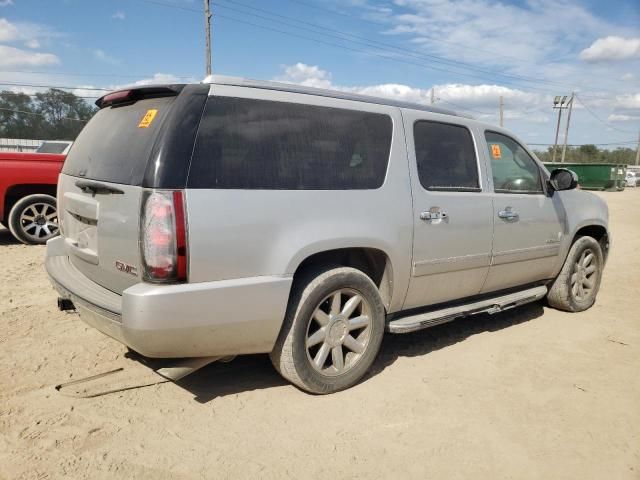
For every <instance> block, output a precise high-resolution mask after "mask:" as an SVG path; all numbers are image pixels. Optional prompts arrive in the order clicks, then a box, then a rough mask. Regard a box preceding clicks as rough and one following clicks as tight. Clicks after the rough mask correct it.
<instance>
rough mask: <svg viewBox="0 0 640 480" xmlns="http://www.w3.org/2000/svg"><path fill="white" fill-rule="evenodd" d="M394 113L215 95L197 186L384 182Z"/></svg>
mask: <svg viewBox="0 0 640 480" xmlns="http://www.w3.org/2000/svg"><path fill="white" fill-rule="evenodd" d="M392 128H393V124H392V121H391V118H390V117H389V116H388V115H384V114H379V113H370V112H363V111H358V110H346V109H341V108H329V107H318V106H312V105H303V104H296V103H284V102H274V101H265V100H254V99H244V98H231V97H210V98H209V100H208V101H207V106H206V108H205V112H204V117H203V119H202V121H201V123H200V129H199V131H198V137H197V141H196V147H195V150H194V155H193V158H192V161H191V170H190V172H189V179H188V185H189V187H191V188H220V189H274V190H276V189H278V190H280V189H281V190H303V189H308V190H345V189H374V188H378V187H380V186H381V185H382V183H383V182H384V178H385V174H386V171H387V164H388V161H389V152H390V149H391V137H392Z"/></svg>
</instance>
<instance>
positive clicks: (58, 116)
mask: <svg viewBox="0 0 640 480" xmlns="http://www.w3.org/2000/svg"><path fill="white" fill-rule="evenodd" d="M96 110H97V108H96V107H95V106H93V105H91V104H89V103H88V102H86V101H85V100H84V99H82V98H80V97H78V96H77V95H74V94H73V93H70V92H65V91H64V90H59V89H57V88H51V89H49V90H47V91H46V92H42V93H36V94H35V95H26V94H23V93H14V92H9V91H3V92H0V137H5V138H34V139H39V140H75V138H76V137H77V136H78V134H79V133H80V130H82V128H83V127H84V125H85V123H86V122H87V121H89V119H90V118H91V117H92V116H93V114H94V113H95V112H96ZM534 151H535V153H536V155H537V156H538V158H539V159H540V160H542V161H543V162H550V161H551V159H552V158H553V147H549V148H548V149H547V150H546V151H542V150H534ZM561 155H562V146H559V147H558V150H557V151H556V161H558V162H559V161H560V157H561ZM635 156H636V151H635V149H632V148H628V147H626V148H622V147H619V148H616V149H614V150H607V149H604V148H603V149H601V148H598V147H597V146H596V145H580V146H577V147H567V152H566V154H565V162H567V163H626V164H633V163H634V162H635Z"/></svg>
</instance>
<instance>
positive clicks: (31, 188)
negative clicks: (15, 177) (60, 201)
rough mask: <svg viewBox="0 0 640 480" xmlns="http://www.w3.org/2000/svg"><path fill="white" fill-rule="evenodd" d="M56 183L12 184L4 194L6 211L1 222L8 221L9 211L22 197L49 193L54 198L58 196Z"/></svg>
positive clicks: (0, 219)
mask: <svg viewBox="0 0 640 480" xmlns="http://www.w3.org/2000/svg"><path fill="white" fill-rule="evenodd" d="M56 189H57V186H56V185H51V184H47V183H25V184H18V185H11V186H10V187H9V188H7V190H6V192H5V194H4V211H3V212H0V213H2V218H0V222H2V223H5V224H6V222H7V221H8V218H9V212H10V211H11V209H12V208H13V206H14V205H15V204H16V203H17V202H18V201H20V199H22V198H24V197H28V196H29V195H37V194H42V195H49V196H51V197H53V198H56Z"/></svg>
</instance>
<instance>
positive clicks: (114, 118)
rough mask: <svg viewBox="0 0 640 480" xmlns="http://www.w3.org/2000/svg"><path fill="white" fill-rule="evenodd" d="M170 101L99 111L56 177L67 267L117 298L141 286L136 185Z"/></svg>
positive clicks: (130, 103)
mask: <svg viewBox="0 0 640 480" xmlns="http://www.w3.org/2000/svg"><path fill="white" fill-rule="evenodd" d="M137 93H138V94H139V92H137ZM156 94H157V93H154V95H156ZM175 99H176V95H175V94H173V95H170V96H162V97H157V96H156V97H153V98H141V99H136V100H135V101H133V100H132V101H127V102H125V103H122V104H118V105H113V106H106V107H103V108H101V109H100V110H99V111H98V112H97V113H96V115H95V116H94V117H93V118H92V119H91V121H90V122H89V123H88V124H87V126H86V127H85V128H84V129H83V130H82V132H81V133H80V135H79V136H78V138H77V140H76V141H75V143H74V144H73V147H72V148H71V151H70V152H69V155H68V157H67V160H66V162H65V164H64V167H63V169H62V174H61V175H60V178H59V182H58V209H59V218H60V220H61V232H62V237H63V238H64V242H65V248H66V252H67V253H68V255H69V258H70V261H71V263H72V264H73V265H74V266H75V267H76V268H77V269H78V270H80V271H81V272H82V273H84V274H85V275H86V276H87V277H88V278H89V279H90V280H92V281H94V282H95V283H97V284H99V285H101V286H103V287H104V288H107V289H109V290H111V291H113V292H115V293H118V294H121V293H122V291H123V290H125V289H126V288H128V287H130V286H132V285H134V284H136V283H138V282H141V281H142V268H141V258H140V251H139V237H140V235H139V228H140V226H139V224H140V202H141V198H142V192H143V188H142V184H143V179H144V175H145V171H146V168H147V164H148V163H149V159H150V157H151V156H152V155H153V152H154V151H155V150H154V148H155V147H156V141H157V140H158V139H159V137H160V136H161V131H162V128H163V123H164V121H165V119H166V118H167V117H168V114H169V112H171V110H172V108H173V105H174V102H175Z"/></svg>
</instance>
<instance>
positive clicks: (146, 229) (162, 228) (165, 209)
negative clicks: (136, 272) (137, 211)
mask: <svg viewBox="0 0 640 480" xmlns="http://www.w3.org/2000/svg"><path fill="white" fill-rule="evenodd" d="M140 237H141V242H140V243H141V252H142V265H143V266H144V279H145V280H147V281H150V282H160V283H165V282H180V281H185V280H186V279H187V234H186V218H185V213H184V198H183V193H182V191H146V192H145V194H144V197H143V201H142V216H141V225H140Z"/></svg>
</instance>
